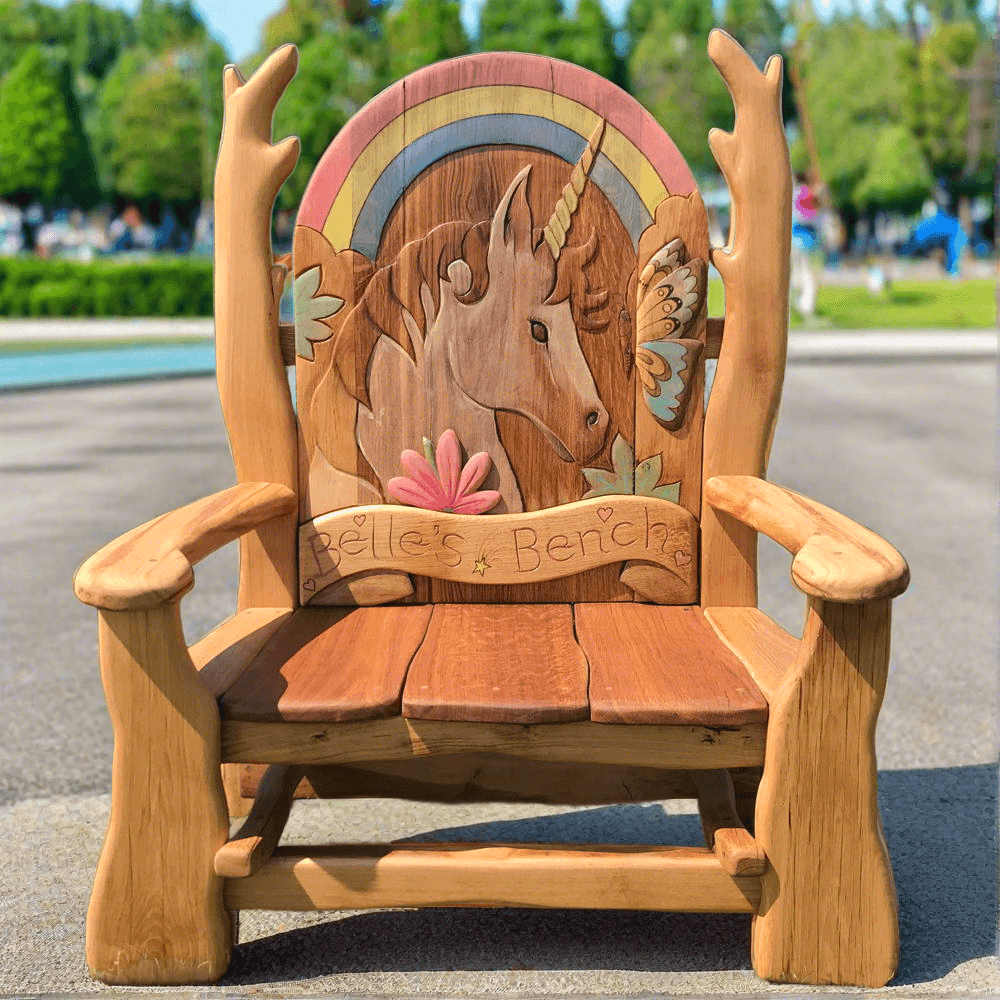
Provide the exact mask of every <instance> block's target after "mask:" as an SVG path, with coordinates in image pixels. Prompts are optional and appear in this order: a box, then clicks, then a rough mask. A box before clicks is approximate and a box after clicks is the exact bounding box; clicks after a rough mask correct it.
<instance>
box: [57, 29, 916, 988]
mask: <svg viewBox="0 0 1000 1000" xmlns="http://www.w3.org/2000/svg"><path fill="white" fill-rule="evenodd" d="M709 55H710V57H711V58H712V60H713V62H714V63H715V64H716V66H717V67H718V69H719V71H720V72H721V74H722V76H723V77H724V78H725V80H726V83H727V84H728V86H729V89H730V91H731V93H732V96H733V100H734V103H735V106H736V111H737V120H736V127H735V131H734V132H733V134H731V135H729V134H723V133H720V132H715V133H713V134H712V135H711V136H710V137H709V141H710V142H711V145H712V149H713V151H714V153H715V156H716V159H717V160H718V162H719V165H720V166H721V168H722V170H723V172H724V174H725V176H726V179H727V181H728V183H729V186H730V189H731V192H732V199H733V222H732V232H731V242H730V245H729V247H728V248H726V249H720V250H711V251H710V249H709V246H708V234H707V222H706V214H705V209H704V206H703V204H702V201H701V199H700V197H699V195H698V192H697V189H696V186H695V183H694V180H693V178H692V176H691V173H690V172H689V170H688V168H687V167H686V165H685V164H684V162H683V160H682V159H681V157H680V156H679V154H678V152H677V150H676V148H675V147H674V146H673V144H672V143H671V142H670V140H669V138H668V137H667V136H666V135H665V134H664V132H663V131H662V130H661V129H660V128H659V127H658V126H657V124H656V123H655V122H654V121H653V119H652V118H651V117H650V116H649V115H648V114H647V113H646V112H645V111H643V109H642V108H641V107H639V105H638V104H637V103H636V102H635V101H634V100H632V99H631V98H630V97H628V96H627V95H626V94H624V93H623V92H621V91H620V90H618V89H616V88H615V87H614V86H612V85H611V84H609V83H607V82H606V81H605V80H603V79H600V78H598V77H595V76H593V75H592V74H590V73H587V72H585V71H583V70H581V69H578V68H576V67H574V66H570V65H568V64H563V63H558V62H553V61H551V60H546V59H541V58H537V57H533V56H526V55H513V54H489V55H480V56H470V57H468V58H463V59H458V60H455V61H452V62H448V63H443V64H440V65H436V66H432V67H429V68H428V69H425V70H422V71H420V72H418V73H415V74H414V75H412V76H410V77H408V78H407V79H406V80H404V81H402V82H401V83H398V84H396V85H395V86H393V87H391V88H389V89H388V90H387V91H385V92H384V93H383V94H382V95H381V96H379V97H378V98H376V99H375V100H374V101H372V102H371V103H370V104H369V105H367V107H365V108H364V109H363V110H362V111H361V112H359V113H358V114H357V115H356V116H355V117H354V119H353V120H352V121H351V122H350V123H349V124H348V125H347V126H346V127H345V128H344V129H343V130H342V131H341V132H340V134H339V135H338V136H337V137H336V139H335V141H334V142H333V143H332V144H331V146H330V147H329V149H328V151H327V152H326V154H325V156H324V157H323V159H322V160H321V162H320V164H319V166H318V167H317V169H316V172H315V174H314V176H313V178H312V180H311V182H310V184H309V187H308V190H307V191H306V194H305V196H304V198H303V201H302V205H301V208H300V210H299V214H298V220H297V227H296V230H295V242H294V252H293V254H292V259H291V261H289V260H287V259H282V260H278V261H275V260H273V259H272V255H271V245H270V235H269V234H270V217H271V210H272V206H273V202H274V198H275V196H276V194H277V191H278V189H279V187H280V186H281V184H282V182H283V181H284V179H285V178H286V177H287V176H288V174H289V172H290V171H291V169H292V167H293V165H294V164H295V161H296V157H297V155H298V145H297V140H295V139H294V138H293V139H286V140H285V141H284V142H281V143H279V144H277V145H271V124H270V123H271V117H272V113H273V110H274V107H275V104H276V102H277V101H278V99H279V97H280V95H281V93H282V91H283V90H284V88H285V87H286V85H287V84H288V82H289V80H290V79H291V78H292V76H293V74H294V72H295V68H296V60H297V56H296V50H295V49H294V48H293V47H291V46H286V47H285V48H282V49H279V50H278V51H277V52H275V53H274V54H273V55H272V56H271V57H270V58H269V59H268V60H267V61H266V62H265V63H264V64H263V65H262V66H261V68H260V69H259V70H258V71H257V72H256V74H255V75H254V76H253V77H252V78H251V79H250V80H248V81H244V80H243V79H242V77H241V76H240V74H239V73H238V72H237V70H236V69H235V68H233V67H229V68H228V69H227V70H226V73H225V80H224V87H225V129H224V133H223V139H222V144H221V148H220V151H219V160H218V168H217V171H216V183H215V211H216V234H217V250H216V289H215V304H216V335H217V343H218V382H219V391H220V394H221V398H222V405H223V411H224V414H225V419H226V423H227V426H228V429H229V434H230V440H231V443H232V451H233V457H234V459H235V464H236V471H237V474H238V478H239V483H240V485H238V486H235V487H233V488H232V489H230V490H226V491H224V492H223V493H220V494H218V495H216V496H213V497H210V498H208V499H206V500H202V501H199V502H197V503H193V504H191V505H190V506H188V507H185V508H183V509H181V510H178V511H175V512H173V513H170V514H166V515H164V516H162V517H159V518H157V519H155V520H153V521H150V522H149V523H147V524H145V525H143V526H142V527H141V528H137V529H136V530H134V531H132V532H130V533H129V534H127V535H125V536H123V537H122V538H121V539H119V540H118V541H116V542H113V543H111V544H110V545H109V546H107V547H106V548H105V549H103V550H102V551H101V552H99V553H98V554H97V555H95V556H94V557H92V558H91V559H90V560H89V561H88V562H86V563H85V564H84V565H83V566H82V567H81V569H80V570H79V572H78V573H77V576H76V581H75V586H76V593H77V595H78V596H79V597H80V599H81V600H83V601H85V602H87V603H88V604H92V605H94V606H95V607H97V608H98V610H99V627H100V658H101V670H102V676H103V680H104V686H105V689H106V692H107V698H108V704H109V707H110V711H111V717H112V722H113V725H114V732H115V754H114V772H113V793H112V807H111V820H110V826H109V829H108V834H107V840H106V842H105V845H104V851H103V854H102V856H101V860H100V865H99V868H98V871H97V879H96V884H95V887H94V892H93V897H92V899H91V904H90V911H89V915H88V921H87V957H88V962H89V966H90V969H91V971H92V973H93V975H94V976H96V977H98V978H99V979H102V980H104V981H105V982H109V983H125V984H152V983H198V982H212V981H215V980H217V979H218V978H219V977H221V976H222V975H223V974H224V973H225V971H226V968H227V966H228V964H229V960H230V955H231V952H232V948H233V944H234V940H235V930H234V928H235V926H236V920H235V915H236V914H237V913H238V912H239V911H240V910H242V909H254V908H260V909H293V910H294V909H303V910H316V909H319V910H323V909H337V908H357V907H420V906H456V905H457V906H463V905H480V906H481V905H489V906H546V907H575V908H626V909H652V910H692V911H696V910H700V911H719V912H742V913H748V914H753V915H754V922H753V934H752V959H753V966H754V968H755V970H756V971H757V973H758V974H759V975H760V976H762V977H765V978H767V979H772V980H778V981H785V982H801V983H838V984H857V985H861V986H869V987H874V986H879V985H881V984H883V983H885V982H886V981H887V980H888V979H889V978H890V977H891V976H892V975H893V972H894V970H895V967H896V960H897V950H898V930H897V916H896V904H895V895H894V888H893V880H892V874H891V870H890V867H889V862H888V858H887V855H886V849H885V844H884V842H883V838H882V834H881V829H880V821H879V814H878V807H877V804H876V767H875V757H874V746H873V737H874V728H875V720H876V716H877V714H878V711H879V707H880V703H881V700H882V695H883V691H884V686H885V680H886V670H887V664H888V653H889V608H890V600H891V598H893V597H894V596H896V595H897V594H899V593H901V592H902V591H903V589H904V588H905V586H906V584H907V579H908V572H907V568H906V564H905V562H904V561H903V560H902V558H901V557H900V556H899V555H898V554H897V553H896V551H895V550H894V549H893V548H892V547H891V546H890V545H888V544H887V543H886V542H885V541H883V539H881V538H880V537H878V536H877V535H875V534H873V533H872V532H870V531H868V530H867V529H865V528H862V527H859V526H858V525H856V524H853V523H852V522H850V521H848V520H847V519H845V518H844V517H841V516H840V515H838V514H836V513H833V512H832V511H830V510H828V509H826V508H825V507H822V506H820V505H819V504H817V503H814V502H813V501H811V500H807V499H806V498H804V497H801V496H799V495H797V494H795V493H792V492H790V491H789V490H786V489H783V488H782V487H780V486H777V485H774V484H772V483H769V482H767V481H766V480H765V479H764V475H765V467H766V462H767V454H768V449H769V446H770V442H771V436H772V432H773V428H774V422H775V417H776V414H777V409H778V399H779V395H780V390H781V383H782V377H783V369H784V359H785V346H786V339H787V316H788V255H789V240H790V235H789V234H790V178H789V164H788V152H787V147H786V143H785V137H784V132H783V130H782V119H781V107H780V93H781V62H780V60H779V59H777V58H773V59H771V60H770V62H769V63H768V65H767V69H766V70H765V72H764V73H761V72H759V71H758V70H757V68H756V67H755V66H754V64H753V63H752V62H751V61H750V59H748V57H747V56H746V55H745V53H744V52H743V51H742V50H741V49H740V48H739V46H738V45H737V44H736V43H735V42H734V41H733V40H732V39H731V38H729V37H728V36H727V35H725V34H723V33H721V32H716V33H714V34H713V35H712V37H711V40H710V42H709ZM710 257H711V260H712V261H713V262H714V264H715V265H716V267H717V268H718V269H719V271H720V272H721V274H722V277H723V279H724V281H725V286H726V315H725V320H724V321H723V320H721V319H710V318H708V317H707V316H706V305H705V289H706V268H707V262H708V260H709V258H710ZM286 276H288V277H290V279H291V280H292V281H293V292H294V301H295V324H294V328H291V327H288V328H286V327H284V326H282V325H281V324H280V323H279V318H278V301H279V299H280V297H281V295H282V291H283V287H284V284H285V281H286ZM712 358H717V359H718V360H717V374H716V375H715V382H714V388H713V389H712V392H711V405H709V406H708V407H707V410H706V408H705V405H704V399H705V362H706V360H707V359H712ZM290 365H294V366H295V373H296V378H297V389H296V393H297V406H293V403H292V399H291V397H290V393H289V388H288V382H287V380H286V367H287V366H290ZM761 531H762V532H764V533H765V534H767V535H769V536H770V537H772V538H773V539H775V540H776V541H777V542H779V543H780V544H781V545H783V546H785V547H786V548H787V549H788V550H789V551H790V552H791V553H792V554H793V556H794V558H793V560H792V568H791V574H792V579H793V580H794V582H795V583H796V584H797V586H798V587H799V588H800V589H801V590H802V591H803V592H804V593H805V594H806V595H808V602H807V612H806V620H805V628H804V633H803V637H802V639H801V640H798V639H795V638H793V637H792V636H790V635H789V634H787V633H786V632H784V631H783V630H782V629H781V628H779V627H778V626H777V625H776V624H775V623H774V622H772V621H771V620H770V619H769V618H767V617H766V616H765V615H764V614H763V613H762V612H760V611H759V610H757V608H756V603H757V582H756V538H757V532H761ZM236 538H239V539H240V586H239V605H238V611H237V613H236V614H235V616H234V617H233V618H231V619H230V620H229V621H227V622H225V623H224V624H222V625H220V626H219V628H217V629H216V630H215V631H214V632H212V633H210V634H209V635H208V636H206V637H205V638H204V639H202V640H201V641H200V642H198V643H196V644H195V645H194V646H192V647H191V648H190V649H189V648H188V647H187V645H186V644H185V641H184V637H183V634H182V630H181V622H180V610H179V607H180V605H179V601H180V598H181V597H182V596H183V595H184V594H185V593H187V591H188V590H189V589H190V588H191V587H192V586H193V583H194V576H193V573H192V565H193V564H194V563H195V562H197V561H198V560H199V559H200V558H202V557H203V556H205V555H206V554H207V553H209V552H211V551H213V550H214V549H216V548H218V547H219V546H221V545H223V544H225V543H227V542H229V541H231V540H233V539H236ZM250 765H255V767H251V766H250ZM264 766H266V770H265V769H264ZM761 769H762V770H761ZM261 773H263V777H262V778H261V777H260V775H261ZM761 773H762V778H761ZM758 783H759V787H758ZM297 789H298V790H299V791H298V794H300V795H301V794H304V793H305V792H309V793H311V794H316V795H320V796H325V797H334V798H336V797H349V796H388V797H404V798H412V799H418V800H427V801H434V800H441V801H459V800H460V801H523V802H530V801H542V802H550V803H605V802H621V801H635V800H639V801H649V800H660V799H666V798H671V797H684V798H697V799H698V801H699V805H700V811H701V817H702V823H703V827H704V831H705V837H706V841H707V846H706V847H705V848H698V849H693V848H687V847H663V846H647V847H635V846H630V847H622V846H571V845H505V846H496V845H479V844H437V843H436V844H410V843H407V844H398V845H388V846H387V845H363V844H360V845H346V846H345V845H332V846H322V847H316V848H314V849H309V850H301V849H292V848H290V847H282V846H278V841H279V839H280V836H281V832H282V828H283V826H284V823H285V821H286V819H287V817H288V814H289V809H290V808H291V806H292V804H293V802H292V800H293V797H294V795H295V794H296V790H297ZM250 799H252V808H251V809H250V811H249V816H247V818H246V820H245V823H244V825H243V828H242V829H241V830H240V831H239V832H237V833H236V834H235V836H233V837H230V835H229V816H230V815H231V814H232V815H239V814H244V815H245V813H246V810H247V808H248V807H249V805H250V803H249V801H248V800H250ZM744 824H745V825H744ZM748 828H749V829H748ZM751 830H752V831H753V832H752V833H751V832H750V831H751ZM413 919H414V920H417V919H420V918H419V916H417V915H414V917H413Z"/></svg>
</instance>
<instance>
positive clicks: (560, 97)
mask: <svg viewBox="0 0 1000 1000" xmlns="http://www.w3.org/2000/svg"><path fill="white" fill-rule="evenodd" d="M511 60H516V61H517V63H518V65H517V66H516V67H514V71H513V72H512V67H511ZM512 77H514V78H516V79H518V80H519V83H518V84H517V85H516V86H515V85H509V84H504V83H503V82H502V79H503V78H506V79H507V80H509V79H511V78H512ZM456 78H458V79H460V80H461V81H462V85H461V86H460V87H458V88H457V89H456V88H455V80H456ZM601 119H604V120H605V121H606V122H607V127H606V132H605V135H604V139H603V142H602V145H601V153H600V155H599V156H598V157H597V159H596V161H595V163H594V167H593V171H592V173H591V181H592V182H593V183H594V184H596V186H597V187H599V188H600V189H601V190H602V191H603V192H604V194H605V195H606V196H607V197H608V199H609V200H610V201H611V203H612V205H614V207H615V209H616V211H617V212H618V214H619V215H620V217H621V219H622V222H623V223H624V224H625V227H626V229H628V231H629V234H630V236H631V237H632V242H633V244H634V245H637V244H638V239H639V236H640V234H641V233H642V231H643V230H644V229H645V228H646V227H647V226H648V225H649V224H650V223H651V222H652V217H653V213H654V212H655V210H656V206H657V205H658V204H659V203H660V202H661V201H662V200H663V198H664V197H666V195H667V194H682V195H684V194H690V193H691V192H692V191H694V190H695V187H696V185H695V181H694V178H693V177H692V175H691V172H690V170H689V169H688V167H687V164H686V163H685V162H684V159H683V157H682V156H681V155H680V153H679V152H678V151H677V149H676V147H675V146H674V145H673V144H672V143H671V142H670V141H669V140H667V141H664V135H663V132H662V130H661V129H660V126H659V125H657V124H656V122H655V121H654V120H653V119H652V118H651V117H650V115H649V114H648V113H647V112H646V111H645V110H643V108H642V107H641V106H640V105H639V104H638V103H637V102H635V101H634V100H633V99H632V98H631V97H629V96H628V95H627V94H625V93H624V92H623V91H621V90H619V89H618V88H617V87H616V86H614V84H612V83H609V82H608V81H607V80H605V79H604V78H603V77H599V76H597V75H595V74H593V73H590V72H588V71H587V70H584V69H581V68H580V67H578V66H573V65H571V64H569V63H562V62H559V61H557V60H552V59H543V58H540V57H538V56H528V55H518V56H512V55H510V54H505V56H504V59H503V60H502V61H501V60H498V59H497V58H496V56H494V55H491V54H486V53H484V54H481V55H475V56H465V57H463V58H461V59H455V60H449V61H448V62H445V63H439V64H437V65H435V66H431V67H428V68H427V69H424V70H420V71H419V72H417V73H414V74H413V75H412V76H409V77H407V78H406V79H404V80H401V81H400V82H399V83H397V84H395V85H393V86H392V87H390V88H389V89H388V90H385V91H383V93H381V94H380V95H379V96H378V97H376V98H375V99H374V100H373V101H372V102H371V103H370V104H369V105H368V106H367V107H366V108H365V109H364V110H363V111H362V112H361V113H359V114H357V115H355V116H354V118H352V119H351V121H350V122H349V123H348V124H347V125H346V126H345V127H344V128H343V129H342V130H341V132H340V133H339V134H338V136H337V137H336V139H335V140H334V141H333V142H332V143H331V144H330V146H329V148H328V149H327V151H326V153H324V155H323V157H322V159H321V160H320V162H319V164H318V166H317V167H316V170H315V172H314V173H313V175H312V178H311V179H310V181H309V185H308V187H307V188H306V191H305V194H304V195H303V198H302V204H301V207H300V209H299V215H298V220H297V222H298V224H299V225H302V226H308V227H310V228H312V229H316V230H319V231H321V232H322V233H323V235H324V236H325V237H326V239H327V240H328V241H329V243H330V244H331V245H332V246H333V247H334V248H335V249H336V250H343V249H346V248H347V247H351V248H353V249H354V250H357V251H359V252H360V253H363V254H365V255H366V256H367V257H369V258H372V259H374V257H375V254H376V252H377V250H378V244H379V240H380V238H381V234H382V229H383V227H384V226H385V222H386V219H387V218H388V215H389V212H390V211H391V210H392V207H393V205H394V204H395V203H396V201H397V200H398V198H399V196H400V195H401V194H402V193H403V191H404V190H405V189H406V187H407V186H408V185H409V184H410V183H411V182H412V181H413V180H414V178H415V177H416V176H417V175H418V174H419V173H420V172H421V171H422V170H424V169H425V168H426V167H428V166H429V165H430V164H431V163H433V162H435V161H436V160H438V159H440V158H441V157H443V156H447V155H448V154H449V153H453V152H457V151H459V150H462V149H468V148H470V147H474V146H482V145H517V146H529V147H534V148H539V149H545V150H548V151H549V152H553V153H555V154H556V155H558V156H560V157H561V158H562V159H563V160H565V161H566V163H567V164H569V165H571V166H572V164H574V163H576V161H577V159H578V158H579V156H580V154H581V152H582V151H583V148H584V146H586V144H587V139H588V138H589V136H590V135H591V133H592V132H593V130H594V127H595V126H596V125H597V124H598V122H599V121H600V120H601Z"/></svg>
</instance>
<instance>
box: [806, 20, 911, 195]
mask: <svg viewBox="0 0 1000 1000" xmlns="http://www.w3.org/2000/svg"><path fill="white" fill-rule="evenodd" d="M799 32H800V39H799V42H798V44H797V56H798V62H799V68H800V73H801V76H802V88H803V91H804V95H805V100H806V101H807V102H808V105H809V111H810V114H811V116H812V119H813V123H814V127H815V134H816V146H817V151H818V155H819V162H820V168H821V170H822V175H823V180H824V181H825V182H826V185H827V188H828V190H829V192H830V196H831V199H832V201H833V204H834V205H835V206H836V207H837V208H840V209H851V210H852V211H853V209H854V208H856V207H857V199H858V195H859V192H861V191H862V190H864V191H865V192H867V193H866V197H870V196H871V194H872V192H874V190H876V188H879V189H880V190H882V194H883V196H884V197H885V198H886V199H887V200H888V203H894V202H899V201H900V200H903V201H905V200H908V199H910V198H911V197H912V196H913V190H912V186H911V185H910V183H909V181H905V182H904V183H903V186H902V188H896V189H893V190H891V191H890V190H889V189H887V188H885V187H884V184H883V183H882V182H879V184H878V185H875V184H873V179H872V177H871V172H870V165H871V163H872V155H873V151H874V150H875V149H876V144H877V143H879V142H880V143H881V155H882V156H883V164H884V163H885V158H887V157H888V155H889V151H890V150H891V149H893V148H895V149H897V150H902V149H905V148H906V146H905V145H904V144H902V140H901V138H900V133H899V132H898V130H896V131H886V130H887V129H889V128H890V126H898V125H900V124H902V123H903V100H904V84H903V82H902V80H901V78H900V74H899V73H898V72H894V71H893V70H894V68H895V67H897V66H898V65H899V60H900V57H901V51H902V48H903V46H904V45H905V44H906V42H905V40H904V39H903V38H901V37H900V35H899V34H898V32H897V31H895V30H893V29H891V28H888V27H872V26H871V25H869V24H868V23H867V22H866V21H865V20H864V19H863V18H861V17H860V16H859V15H857V14H852V15H841V16H838V17H835V18H833V19H832V20H831V21H829V22H827V23H823V22H813V23H811V24H803V25H800V26H799ZM880 136H881V139H880ZM910 148H912V146H911V147H910ZM792 160H793V163H795V164H796V165H797V166H799V167H803V166H805V164H806V155H805V150H804V148H803V145H802V143H801V141H800V142H797V143H795V144H794V145H793V147H792ZM924 170H925V167H922V166H921V164H920V161H919V160H918V161H916V162H915V163H914V164H913V169H912V176H914V177H920V176H923V175H924V174H923V171H924ZM904 174H905V171H892V172H891V175H887V178H886V180H887V179H888V177H889V176H891V177H895V178H897V179H900V180H901V179H902V178H903V175H904ZM866 178H869V179H868V181H866ZM863 182H864V184H865V186H864V187H861V185H862V184H863ZM925 193H926V189H925Z"/></svg>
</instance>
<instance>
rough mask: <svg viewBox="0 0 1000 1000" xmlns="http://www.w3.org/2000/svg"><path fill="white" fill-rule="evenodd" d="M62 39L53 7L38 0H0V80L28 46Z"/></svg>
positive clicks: (60, 23)
mask: <svg viewBox="0 0 1000 1000" xmlns="http://www.w3.org/2000/svg"><path fill="white" fill-rule="evenodd" d="M65 40H66V33H65V30H64V27H63V23H62V15H61V12H60V11H59V10H57V9H56V8H54V7H50V6H48V5H47V4H43V3H39V2H38V0H0V80H2V79H3V78H4V76H6V74H7V73H9V72H10V71H11V70H12V69H13V68H14V66H15V65H17V62H18V60H19V59H20V58H21V57H22V56H23V55H24V54H25V52H26V51H27V50H28V49H29V48H30V47H32V46H50V45H61V44H63V43H64V42H65Z"/></svg>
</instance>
